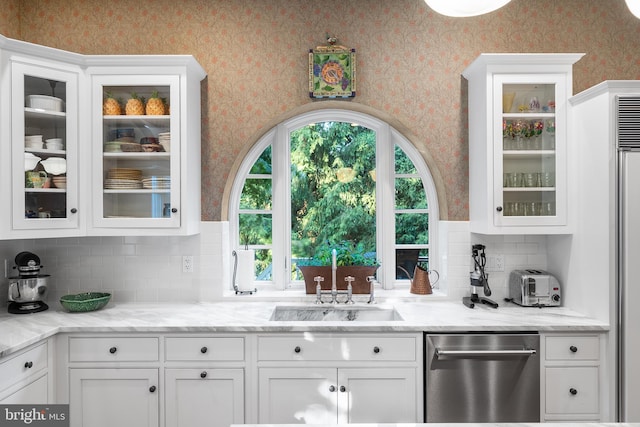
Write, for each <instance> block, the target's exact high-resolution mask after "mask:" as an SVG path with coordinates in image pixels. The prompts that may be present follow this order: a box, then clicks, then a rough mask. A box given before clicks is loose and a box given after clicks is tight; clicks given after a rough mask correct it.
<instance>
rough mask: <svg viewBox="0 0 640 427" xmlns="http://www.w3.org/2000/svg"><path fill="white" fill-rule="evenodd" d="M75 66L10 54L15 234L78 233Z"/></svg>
mask: <svg viewBox="0 0 640 427" xmlns="http://www.w3.org/2000/svg"><path fill="white" fill-rule="evenodd" d="M79 73H80V69H79V68H78V67H73V66H64V65H61V64H56V63H53V62H50V63H47V64H46V65H44V66H43V64H39V63H37V62H34V61H30V60H29V59H26V58H19V57H12V58H11V114H12V121H11V144H10V145H11V184H12V185H11V195H12V203H11V206H12V212H11V218H12V221H11V226H12V229H13V230H15V232H16V233H15V234H19V235H23V236H28V235H30V234H29V233H34V234H37V235H40V236H42V235H43V234H44V235H45V236H46V235H48V234H49V233H53V231H54V230H64V233H65V234H67V233H68V234H69V235H76V234H78V233H79V224H80V222H79V216H80V215H82V212H81V211H79V198H78V178H79V170H78V85H79Z"/></svg>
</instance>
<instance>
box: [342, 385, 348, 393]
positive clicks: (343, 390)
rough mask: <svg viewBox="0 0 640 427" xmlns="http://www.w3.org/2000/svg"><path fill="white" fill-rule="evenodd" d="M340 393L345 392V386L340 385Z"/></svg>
mask: <svg viewBox="0 0 640 427" xmlns="http://www.w3.org/2000/svg"><path fill="white" fill-rule="evenodd" d="M340 391H341V392H342V393H344V392H345V391H347V388H346V387H345V386H343V385H341V386H340Z"/></svg>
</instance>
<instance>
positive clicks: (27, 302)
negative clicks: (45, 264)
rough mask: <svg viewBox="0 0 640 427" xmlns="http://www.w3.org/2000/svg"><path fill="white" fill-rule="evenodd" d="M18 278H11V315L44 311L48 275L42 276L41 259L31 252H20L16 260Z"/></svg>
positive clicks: (45, 307)
mask: <svg viewBox="0 0 640 427" xmlns="http://www.w3.org/2000/svg"><path fill="white" fill-rule="evenodd" d="M15 263H16V266H15V267H14V268H17V269H18V276H15V277H9V313H13V314H27V313H37V312H39V311H44V310H46V309H48V308H49V306H48V305H47V304H46V303H45V302H44V298H45V296H46V295H47V279H48V277H49V275H48V274H40V269H41V268H42V265H40V258H39V257H38V255H36V254H33V253H31V252H20V253H19V254H18V255H16V258H15Z"/></svg>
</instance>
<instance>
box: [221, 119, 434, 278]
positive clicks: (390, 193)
mask: <svg viewBox="0 0 640 427" xmlns="http://www.w3.org/2000/svg"><path fill="white" fill-rule="evenodd" d="M328 121H334V122H348V123H356V124H358V125H360V126H364V127H367V128H369V129H371V130H373V131H374V132H375V133H376V212H377V214H376V247H377V253H378V259H379V260H380V261H381V266H380V268H379V270H378V280H379V282H380V283H381V284H382V285H383V287H384V289H394V288H396V289H397V288H403V287H408V286H409V281H408V280H406V279H405V280H402V279H396V268H395V257H396V249H397V248H412V247H414V248H425V247H427V248H428V250H429V268H430V269H432V270H438V271H440V269H439V257H438V256H436V254H437V253H438V249H437V247H438V240H439V239H438V223H439V206H438V197H437V192H436V186H435V182H434V180H433V176H432V175H431V172H430V170H429V168H428V166H427V164H426V162H425V160H424V159H423V157H422V155H421V154H420V152H419V151H418V150H417V149H416V147H415V146H414V145H413V144H412V143H411V142H410V141H409V140H408V139H407V138H406V137H405V136H403V135H402V134H401V133H400V132H398V131H397V130H396V129H394V128H392V127H391V126H390V125H389V124H388V123H386V122H384V121H383V120H380V119H378V118H375V117H373V116H370V115H368V114H365V113H361V112H356V111H351V110H342V109H321V110H315V111H311V112H306V113H303V114H300V115H298V116H295V117H293V118H289V119H287V120H285V121H283V122H281V123H280V124H278V125H276V126H275V127H274V128H272V129H270V130H269V131H268V132H266V133H265V134H264V135H263V136H262V137H260V138H259V139H258V141H257V142H256V143H255V144H254V145H253V146H252V147H251V148H250V149H249V151H248V152H247V154H246V155H245V157H244V159H243V160H242V162H241V164H240V167H239V168H238V171H237V173H236V176H235V178H234V181H233V184H232V187H231V192H230V197H229V217H228V218H229V238H230V244H231V248H232V249H236V248H242V247H243V246H241V242H240V241H239V240H240V237H239V227H240V224H239V215H240V209H239V207H240V196H241V194H242V190H243V188H244V185H245V180H246V179H247V178H248V176H249V172H250V170H251V168H252V167H253V164H254V163H255V161H256V160H257V159H258V158H259V157H260V155H261V154H262V152H263V151H264V150H265V148H267V147H268V146H269V145H271V153H272V154H271V155H272V165H271V180H272V182H271V188H272V210H271V215H272V233H273V234H272V243H271V246H270V248H271V251H272V252H271V254H272V260H273V269H272V274H273V276H272V280H271V281H269V282H264V281H256V282H255V283H256V286H257V287H258V288H267V289H271V290H285V289H298V288H299V289H300V290H302V289H303V288H304V287H303V283H302V282H301V281H300V282H297V281H291V280H290V277H289V276H290V274H289V272H290V268H291V238H290V235H291V230H290V229H288V228H290V227H287V224H290V223H291V209H290V205H289V203H288V200H290V199H291V188H290V185H289V184H290V164H291V163H290V148H289V141H290V136H291V132H293V131H294V130H297V129H299V128H301V127H304V126H307V125H309V124H312V123H319V122H328ZM396 145H397V146H398V147H400V148H401V149H402V150H403V151H404V153H405V154H406V155H407V157H408V158H409V159H410V160H411V161H412V162H413V164H414V166H415V168H416V171H417V175H418V176H419V177H420V178H421V180H422V183H423V187H424V191H425V193H426V197H427V202H428V208H427V209H426V210H424V209H416V213H425V212H426V213H428V214H429V222H428V224H429V225H428V226H429V243H428V244H427V245H421V244H416V245H396V242H395V214H396V212H397V211H402V212H406V210H396V209H395V179H396V173H395V146H396ZM389 183H391V185H388V184H389ZM383 219H387V220H386V221H385V220H383ZM389 219H393V220H389ZM249 248H253V249H265V248H268V246H267V247H265V246H264V245H249ZM277 264H280V266H281V267H280V268H276V267H275V266H276V265H277Z"/></svg>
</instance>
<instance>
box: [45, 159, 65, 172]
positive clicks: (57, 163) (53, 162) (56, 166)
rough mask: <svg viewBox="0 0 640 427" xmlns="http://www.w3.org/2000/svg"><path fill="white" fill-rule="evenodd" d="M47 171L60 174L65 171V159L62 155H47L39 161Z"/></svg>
mask: <svg viewBox="0 0 640 427" xmlns="http://www.w3.org/2000/svg"><path fill="white" fill-rule="evenodd" d="M40 163H41V164H42V166H43V167H44V170H45V171H47V173H50V174H52V175H60V174H63V173H66V172H67V160H66V159H63V158H62V157H49V158H48V159H46V160H42V161H41V162H40Z"/></svg>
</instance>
